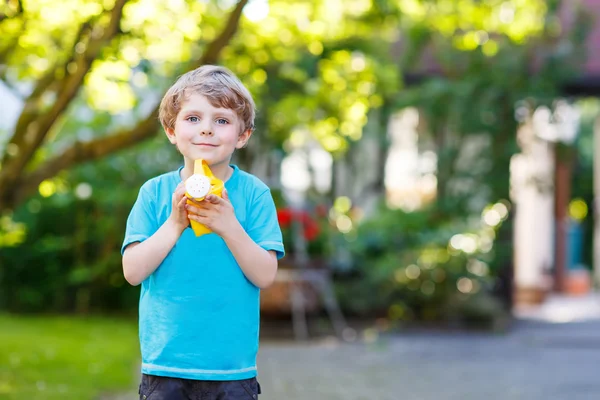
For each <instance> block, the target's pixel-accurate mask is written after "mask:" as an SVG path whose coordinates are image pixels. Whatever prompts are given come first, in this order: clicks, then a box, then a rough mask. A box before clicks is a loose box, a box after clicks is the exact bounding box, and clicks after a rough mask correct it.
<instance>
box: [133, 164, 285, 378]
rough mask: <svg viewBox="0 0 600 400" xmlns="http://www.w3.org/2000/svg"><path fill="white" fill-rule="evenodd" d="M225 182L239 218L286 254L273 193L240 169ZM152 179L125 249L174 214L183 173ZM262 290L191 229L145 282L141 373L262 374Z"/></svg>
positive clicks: (212, 239)
mask: <svg viewBox="0 0 600 400" xmlns="http://www.w3.org/2000/svg"><path fill="white" fill-rule="evenodd" d="M232 167H233V168H234V171H233V174H232V175H231V177H230V178H229V180H228V181H227V182H226V183H225V188H226V189H227V192H228V194H229V199H230V201H231V203H232V205H233V208H234V210H235V215H236V217H237V219H238V221H239V222H240V223H241V225H242V226H243V227H244V229H245V230H246V232H247V233H248V235H249V236H250V237H251V238H252V239H253V240H254V242H256V243H257V244H258V245H259V246H261V247H262V248H264V249H266V250H274V251H275V252H277V256H278V258H281V257H282V256H283V254H284V249H283V242H282V237H281V230H280V228H279V223H278V221H277V213H276V210H275V204H274V202H273V198H272V196H271V192H270V190H269V188H268V187H267V186H266V185H265V184H264V183H263V182H262V181H260V180H259V179H258V178H256V177H255V176H253V175H251V174H248V173H246V172H244V171H241V170H240V169H239V168H237V167H236V166H232ZM180 170H181V168H180V169H179V170H177V171H172V172H169V173H166V174H164V175H161V176H158V177H156V178H153V179H150V180H149V181H147V182H146V183H145V184H144V185H143V186H142V187H141V189H140V192H139V195H138V199H137V201H136V202H135V204H134V206H133V209H132V210H131V213H130V215H129V218H128V220H127V229H126V232H125V240H124V241H123V247H122V248H121V252H123V251H124V250H125V247H127V245H129V244H131V243H133V242H142V241H144V240H145V239H147V238H149V237H150V236H152V235H153V234H154V232H156V231H157V230H158V228H159V227H160V226H161V225H162V224H163V223H164V222H165V221H166V220H167V218H168V217H169V215H170V214H171V209H172V205H171V196H172V194H173V192H174V191H175V188H176V187H177V185H178V184H179V183H180V182H181V177H180V175H179V171H180ZM259 293H260V290H259V288H258V287H256V286H255V285H254V284H253V283H252V282H250V281H249V280H248V279H247V278H246V276H245V275H244V274H243V272H242V270H241V268H240V267H239V265H238V263H237V262H236V260H235V258H234V257H233V255H232V254H231V252H230V251H229V248H228V247H227V246H226V244H225V242H224V241H223V239H221V237H220V236H218V235H217V234H215V233H211V234H207V235H203V236H200V237H196V236H195V235H194V232H193V231H192V229H191V227H188V228H186V229H185V230H184V231H183V234H182V235H181V237H180V238H179V240H178V241H177V243H176V244H175V246H174V247H173V249H172V250H171V252H170V253H169V254H168V255H167V257H166V258H165V260H164V261H163V262H162V263H161V264H160V266H159V267H158V268H157V269H156V271H154V273H152V275H150V276H149V277H148V278H147V279H146V280H145V281H144V282H142V285H141V294H140V304H139V335H140V346H141V352H142V372H143V373H145V374H150V375H160V376H170V377H176V378H186V379H197V380H239V379H248V378H252V377H255V376H256V354H257V352H258V334H259V314H260V309H259V306H260V304H259V302H260V299H259Z"/></svg>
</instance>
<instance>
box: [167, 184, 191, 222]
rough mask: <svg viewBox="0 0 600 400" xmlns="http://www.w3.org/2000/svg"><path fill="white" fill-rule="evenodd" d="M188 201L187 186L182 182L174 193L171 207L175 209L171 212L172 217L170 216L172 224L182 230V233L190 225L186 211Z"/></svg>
mask: <svg viewBox="0 0 600 400" xmlns="http://www.w3.org/2000/svg"><path fill="white" fill-rule="evenodd" d="M186 200H187V196H186V195H185V185H184V184H183V182H181V183H180V184H179V185H177V188H176V189H175V192H174V193H173V197H172V199H171V205H172V206H173V208H172V210H171V215H170V216H169V220H170V221H171V223H172V224H173V225H174V226H175V227H176V228H177V229H178V230H181V232H183V231H184V230H185V228H187V227H188V225H189V224H190V221H189V220H188V215H187V211H186V209H185V203H186Z"/></svg>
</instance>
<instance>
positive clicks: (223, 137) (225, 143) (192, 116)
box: [166, 94, 251, 167]
mask: <svg viewBox="0 0 600 400" xmlns="http://www.w3.org/2000/svg"><path fill="white" fill-rule="evenodd" d="M241 123H242V122H241V121H240V119H239V117H238V116H237V114H236V113H235V111H233V110H230V109H228V108H216V107H214V106H213V105H212V104H210V102H209V101H208V98H206V96H203V95H201V94H190V95H189V96H187V99H186V100H185V101H184V102H183V104H182V105H181V110H180V111H179V114H177V119H176V120H175V129H167V130H166V131H167V132H166V133H167V137H168V138H169V141H170V142H171V143H173V144H174V145H176V146H177V148H178V149H179V151H180V152H181V154H182V155H183V156H184V158H186V159H187V160H188V161H193V160H196V159H198V158H202V159H204V160H206V162H207V163H208V165H209V166H211V167H213V166H218V165H222V164H225V165H228V164H229V162H230V161H231V156H232V154H233V152H234V151H235V149H239V148H242V147H244V146H245V145H246V143H247V142H248V139H249V138H250V134H251V131H245V132H242V133H241V134H240V131H241Z"/></svg>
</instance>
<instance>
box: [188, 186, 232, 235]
mask: <svg viewBox="0 0 600 400" xmlns="http://www.w3.org/2000/svg"><path fill="white" fill-rule="evenodd" d="M221 195H222V196H223V197H219V196H216V195H214V194H209V195H208V196H206V197H205V198H204V200H202V201H194V200H192V202H193V203H194V205H190V204H188V205H186V208H187V211H188V215H189V217H190V219H193V220H194V221H197V222H200V223H201V224H202V225H204V226H206V227H207V228H209V229H210V230H212V231H213V232H215V233H216V234H217V235H219V236H221V237H223V236H224V235H225V234H226V233H227V232H231V231H233V230H234V229H235V228H237V227H239V222H238V220H237V218H236V217H235V212H234V211H233V206H232V204H231V202H230V201H229V194H228V193H227V189H225V188H223V192H222V194H221Z"/></svg>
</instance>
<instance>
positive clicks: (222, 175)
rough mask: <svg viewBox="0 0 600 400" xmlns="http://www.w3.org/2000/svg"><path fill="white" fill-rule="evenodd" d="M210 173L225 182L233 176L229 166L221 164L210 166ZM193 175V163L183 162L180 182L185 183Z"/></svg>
mask: <svg viewBox="0 0 600 400" xmlns="http://www.w3.org/2000/svg"><path fill="white" fill-rule="evenodd" d="M209 167H210V170H211V172H212V173H213V175H214V176H216V177H217V178H219V179H220V180H222V181H223V182H226V181H227V180H228V179H229V178H231V175H232V174H233V168H232V167H231V166H230V165H229V163H222V164H219V165H211V166H209ZM193 174H194V161H188V160H185V164H184V166H183V169H182V170H181V172H180V176H181V180H182V181H185V180H186V179H187V178H189V177H190V176H192V175H193Z"/></svg>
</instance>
